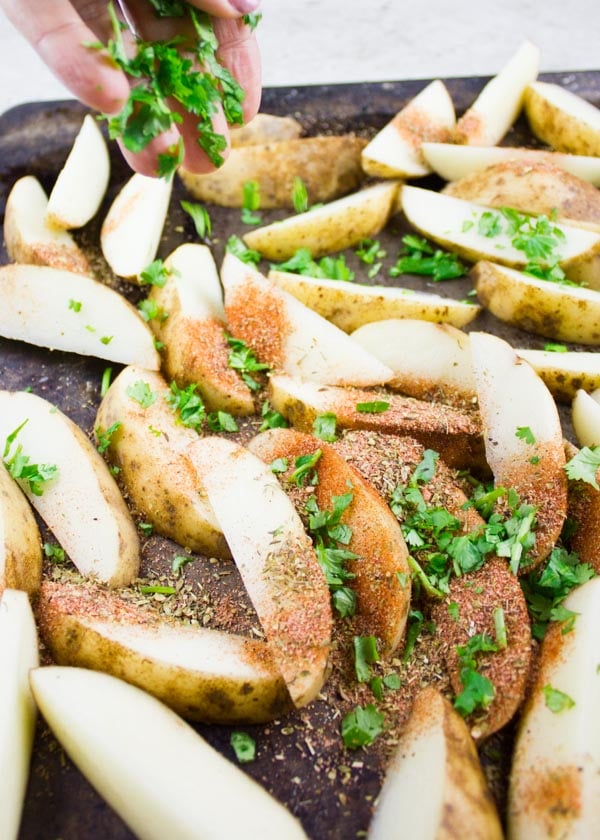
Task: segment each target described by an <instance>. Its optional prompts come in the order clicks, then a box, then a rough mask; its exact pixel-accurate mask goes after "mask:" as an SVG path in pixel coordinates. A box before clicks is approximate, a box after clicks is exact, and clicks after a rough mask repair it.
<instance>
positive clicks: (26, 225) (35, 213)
mask: <svg viewBox="0 0 600 840" xmlns="http://www.w3.org/2000/svg"><path fill="white" fill-rule="evenodd" d="M47 209H48V197H47V196H46V193H45V192H44V189H43V187H42V185H41V184H40V182H39V181H38V180H37V178H34V177H33V175H25V176H24V177H23V178H19V180H18V181H16V183H15V184H14V185H13V187H12V189H11V191H10V193H9V195H8V198H7V199H6V209H5V211H4V242H5V244H6V251H7V253H8V256H9V257H10V259H11V260H13V261H14V262H18V263H29V264H30V265H49V266H52V267H53V268H57V269H61V270H62V271H73V272H76V273H77V274H90V273H91V269H90V264H89V262H88V260H87V257H86V256H85V254H84V253H83V251H82V250H81V249H80V248H79V246H78V245H77V244H76V242H75V240H74V239H73V237H72V236H71V234H70V233H68V232H67V231H66V230H60V229H59V228H54V227H51V226H50V225H49V224H48V223H47V222H46V211H47Z"/></svg>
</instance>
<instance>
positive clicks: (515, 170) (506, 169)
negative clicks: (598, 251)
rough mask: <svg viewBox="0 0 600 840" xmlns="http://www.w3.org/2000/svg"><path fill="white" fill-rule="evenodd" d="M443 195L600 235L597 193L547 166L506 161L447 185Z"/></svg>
mask: <svg viewBox="0 0 600 840" xmlns="http://www.w3.org/2000/svg"><path fill="white" fill-rule="evenodd" d="M443 192H444V194H445V195H452V196H454V197H455V198H463V199H465V200H466V201H474V202H476V203H477V204H485V205H487V206H488V207H513V208H514V209H515V210H521V211H522V212H523V213H528V214H532V215H540V214H543V215H545V216H548V218H550V217H551V218H553V219H554V218H556V219H557V220H558V221H559V222H562V223H564V224H568V225H574V226H575V227H582V228H587V229H588V230H594V231H600V192H598V190H597V189H596V188H595V187H594V186H592V184H589V183H588V182H587V181H582V180H581V179H580V178H577V177H576V176H575V175H571V174H570V173H568V172H565V171H564V169H561V168H560V167H558V166H553V165H552V164H549V163H545V162H544V163H541V162H535V163H534V162H532V161H523V160H508V161H504V162H502V163H496V164H493V165H492V166H489V167H488V168H487V169H484V170H482V171H479V172H474V173H473V174H472V175H467V176H466V177H464V178H461V179H460V181H455V182H454V183H452V184H448V186H447V187H445V188H444V191H443Z"/></svg>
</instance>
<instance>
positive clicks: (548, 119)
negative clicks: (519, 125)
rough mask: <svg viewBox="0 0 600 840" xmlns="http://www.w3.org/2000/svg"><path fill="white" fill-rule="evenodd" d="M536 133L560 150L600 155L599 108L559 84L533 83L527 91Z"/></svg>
mask: <svg viewBox="0 0 600 840" xmlns="http://www.w3.org/2000/svg"><path fill="white" fill-rule="evenodd" d="M525 113H526V114H527V119H528V120H529V125H530V126H531V130H532V131H533V133H534V134H536V135H537V136H538V137H539V138H540V140H543V141H544V142H545V143H548V144H549V145H550V146H552V147H553V148H555V149H556V150H557V151H559V152H572V153H573V154H575V155H595V156H596V157H599V156H600V109H598V108H596V107H595V106H594V105H592V104H591V102H587V101H586V100H585V99H583V98H582V97H581V96H577V94H576V93H571V92H570V91H568V90H566V89H565V88H563V87H561V86H560V85H554V84H549V83H548V82H534V83H533V84H530V85H529V86H528V88H527V90H526V91H525Z"/></svg>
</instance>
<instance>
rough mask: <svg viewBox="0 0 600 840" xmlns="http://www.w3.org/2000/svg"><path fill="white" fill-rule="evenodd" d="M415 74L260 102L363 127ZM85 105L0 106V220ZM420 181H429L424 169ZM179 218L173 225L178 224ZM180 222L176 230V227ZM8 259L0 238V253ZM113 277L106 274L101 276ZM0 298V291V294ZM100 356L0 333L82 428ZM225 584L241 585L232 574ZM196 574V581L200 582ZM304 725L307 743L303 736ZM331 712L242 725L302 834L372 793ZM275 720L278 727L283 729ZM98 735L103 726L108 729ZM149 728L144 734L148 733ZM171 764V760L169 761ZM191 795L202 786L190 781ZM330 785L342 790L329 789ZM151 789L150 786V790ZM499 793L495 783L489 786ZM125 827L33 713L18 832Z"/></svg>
mask: <svg viewBox="0 0 600 840" xmlns="http://www.w3.org/2000/svg"><path fill="white" fill-rule="evenodd" d="M543 78H544V79H545V80H548V81H556V82H559V83H561V84H563V85H564V86H565V87H567V88H569V89H570V90H573V91H575V92H578V93H580V94H581V95H583V96H584V97H586V98H587V99H589V100H590V101H592V102H594V103H595V104H596V105H600V71H591V72H580V73H558V74H552V75H547V76H544V77H543ZM446 81H447V85H448V88H449V90H450V93H451V95H452V98H453V100H454V103H455V106H456V109H457V112H458V113H459V114H460V113H462V111H463V110H465V108H467V107H468V105H469V104H470V103H471V102H472V101H473V99H474V98H475V96H476V94H477V92H478V91H479V90H480V88H481V87H482V85H483V83H484V82H485V81H486V80H485V79H482V78H463V79H449V80H446ZM423 85H424V82H423V81H405V82H402V81H399V82H389V83H369V84H362V85H361V84H357V85H328V86H310V87H301V88H277V89H270V90H266V91H265V92H264V97H263V105H262V110H263V111H265V112H271V113H277V114H282V115H284V114H291V115H293V116H295V117H297V118H298V119H299V120H300V121H301V122H302V124H303V125H304V126H305V129H306V131H307V132H308V133H309V134H316V133H321V132H327V133H329V132H332V133H337V132H341V131H356V132H358V133H361V134H365V135H366V136H371V135H372V134H373V133H374V131H375V130H376V129H378V128H380V127H381V126H382V125H383V124H384V123H385V122H386V121H387V120H388V119H389V118H390V117H391V116H392V115H393V114H394V113H395V112H396V111H398V110H399V109H400V107H402V105H403V104H404V103H405V102H406V101H407V100H408V99H410V98H411V97H412V96H414V95H415V93H417V92H418V91H419V90H420V89H421V88H422V87H423ZM83 113H84V109H83V108H82V106H80V105H79V104H78V103H75V102H71V101H66V102H53V103H47V102H46V103H30V104H26V105H23V106H20V107H18V108H14V109H12V110H11V111H9V112H7V113H6V114H4V115H3V116H2V117H0V220H3V214H4V206H5V201H6V196H7V194H8V192H9V190H10V188H11V186H12V184H13V183H14V181H15V180H16V179H17V178H19V177H21V176H22V175H25V174H33V175H36V176H37V177H38V178H39V179H40V181H41V182H42V184H43V185H44V187H45V188H46V189H50V188H51V186H52V184H53V181H54V179H55V177H56V175H57V173H58V171H59V169H60V167H61V165H62V162H63V161H64V158H65V157H66V154H67V151H68V149H69V148H70V145H71V143H72V140H73V138H74V136H75V134H76V132H77V130H78V127H79V125H80V122H81V118H82V114H83ZM505 143H506V144H508V145H516V144H520V143H522V144H524V145H536V144H535V143H534V141H533V138H532V137H531V135H530V133H529V131H528V128H527V125H526V123H525V121H524V120H523V119H521V120H519V122H518V123H517V125H516V126H515V128H514V130H513V131H512V132H511V134H510V135H509V136H508V137H507V138H506V140H505ZM111 154H112V164H113V170H112V177H111V184H110V189H109V192H108V194H107V196H106V199H105V202H104V205H103V207H102V208H101V210H100V212H99V214H98V215H97V217H96V219H95V220H94V221H92V222H91V223H90V224H89V225H88V226H87V227H86V228H85V229H84V230H83V231H82V232H81V233H80V234H78V237H79V238H80V240H81V241H82V244H84V245H85V246H86V247H88V248H92V249H93V248H94V247H96V243H97V241H98V232H99V226H100V220H101V219H102V218H103V216H104V214H105V212H106V210H107V208H108V206H109V204H110V202H111V200H112V198H113V197H114V195H115V194H116V192H117V191H118V189H119V188H120V186H121V185H122V183H123V181H124V180H125V178H126V177H127V175H128V170H127V169H126V166H125V165H124V163H123V162H122V160H121V159H120V156H119V153H118V151H117V150H116V149H114V148H113V149H112V151H111ZM425 183H426V184H428V185H430V186H437V185H438V182H437V181H436V179H435V178H430V179H428V181H427V182H425ZM183 197H184V191H183V188H182V187H181V185H180V184H179V183H177V184H176V186H175V190H174V197H173V201H172V205H171V207H172V211H171V213H170V216H169V222H168V225H167V227H166V229H165V233H164V236H163V239H162V241H161V245H160V250H159V256H161V257H165V256H166V255H167V254H168V253H169V252H170V251H171V250H172V249H173V248H174V247H175V246H176V245H179V244H181V243H182V242H184V241H193V240H194V234H193V230H192V226H191V221H190V220H189V218H188V217H187V216H186V215H185V214H184V213H183V211H181V210H180V208H179V199H180V198H183ZM282 215H283V214H282V213H278V212H277V211H272V212H269V213H264V219H265V220H266V221H269V220H271V219H276V218H279V217H281V216H282ZM211 217H212V219H213V228H214V230H215V232H216V238H217V240H218V241H216V242H215V251H216V258H217V260H219V259H220V257H221V255H222V251H223V245H224V243H225V242H226V240H227V237H228V236H229V234H231V233H237V234H240V233H241V232H242V230H243V228H242V225H241V223H240V214H239V211H237V210H224V209H221V208H211ZM181 227H183V232H181ZM177 228H180V230H177ZM403 229H404V228H403V223H402V219H401V217H400V218H397V219H394V220H393V221H392V222H391V223H390V225H389V226H388V228H387V229H386V230H385V231H384V232H383V233H382V235H381V237H380V239H381V241H382V244H383V245H384V247H385V248H386V249H387V251H388V257H387V261H386V264H390V263H392V262H393V261H395V258H396V254H397V250H398V244H399V236H400V235H401V233H402V232H403ZM6 261H7V256H6V251H5V250H4V247H3V245H2V246H1V247H0V263H5V262H6ZM348 262H349V263H350V264H351V265H353V267H355V268H356V269H357V280H360V281H361V282H369V281H368V279H367V278H366V270H365V267H364V266H362V267H361V266H360V265H359V264H357V263H356V260H355V258H354V255H352V254H351V253H350V254H349V255H348ZM110 282H111V283H112V284H114V283H115V281H114V280H111V281H110ZM376 282H378V283H390V284H391V283H394V282H397V281H394V280H392V279H391V278H389V277H388V275H387V272H386V271H382V272H381V273H380V275H378V277H377V280H376ZM402 284H403V285H407V286H413V287H414V288H421V289H422V288H429V289H430V290H433V291H435V292H437V293H440V294H444V295H448V296H451V297H457V298H463V297H464V296H465V294H466V292H467V291H468V290H469V288H470V286H469V283H468V281H467V280H461V281H452V283H447V284H445V285H443V286H440V285H438V286H436V287H435V288H434V287H433V284H428V283H427V281H426V280H424V279H423V278H409V279H408V281H407V282H405V278H402ZM116 287H117V288H119V290H120V291H122V292H123V293H124V294H125V295H126V296H127V297H129V298H130V300H132V301H134V302H135V301H137V299H139V297H140V292H139V290H138V289H137V288H136V287H134V286H131V285H129V284H125V283H119V282H118V281H117V282H116ZM0 305H1V302H0ZM472 328H475V329H486V330H489V331H491V332H494V333H496V334H498V335H502V336H503V337H506V338H507V339H508V340H509V341H511V342H512V343H515V344H520V345H529V346H532V347H541V346H542V345H543V343H544V340H543V339H539V338H536V337H534V336H531V335H528V334H525V333H522V332H520V331H517V330H513V329H511V328H508V327H506V326H503V325H501V324H500V323H499V322H498V321H497V320H496V319H494V318H493V317H492V316H490V315H486V314H484V315H482V316H480V317H478V318H477V319H476V321H475V322H474V323H473V325H472ZM105 366H106V365H105V363H104V362H102V361H99V360H94V359H88V358H84V357H79V356H75V355H72V354H67V353H60V352H49V351H47V350H43V349H39V348H35V347H30V346H27V345H25V344H22V343H18V342H9V341H6V340H3V339H0V388H8V389H12V390H16V389H21V388H25V387H31V388H32V389H33V391H34V392H35V393H38V394H40V395H41V396H44V397H46V398H48V399H50V400H51V401H53V402H55V403H56V404H57V405H58V406H59V407H60V408H61V409H62V410H63V411H65V412H66V413H67V414H68V415H69V416H70V417H71V418H72V419H73V420H75V421H76V422H77V423H78V424H79V425H80V426H81V427H82V428H83V429H85V430H86V431H87V432H91V430H92V428H93V423H94V417H95V412H96V408H97V405H98V403H99V396H100V379H101V375H102V371H103V369H104V367H105ZM563 415H564V420H565V429H566V431H567V433H569V427H568V418H567V416H566V414H565V413H564V412H563ZM174 548H175V547H174V545H173V544H172V543H169V541H168V540H164V539H161V538H158V537H153V538H152V539H150V540H149V541H148V542H147V543H146V545H145V547H144V559H143V569H145V570H148V569H153V570H154V571H158V572H160V571H161V569H162V570H166V569H167V567H168V558H170V557H172V555H173V549H174ZM201 565H202V564H190V566H188V567H187V569H186V574H188V570H189V576H190V577H189V579H190V580H192V581H194V580H198V581H199V582H201V581H202V580H203V577H206V576H203V573H202V571H201ZM230 580H231V582H230V583H228V584H227V585H228V586H230V587H231V588H232V589H233V591H237V592H240V597H244V595H243V593H242V592H241V589H240V584H239V581H238V580H236V579H235V577H234V576H232V577H231V579H230ZM204 582H206V581H204ZM307 726H308V727H311V728H312V736H311V748H312V749H314V750H315V751H316V754H315V755H312V754H311V749H310V748H309V747H308V746H307V743H306V740H305V736H306V732H307ZM338 727H339V721H337V720H335V719H334V717H333V716H332V713H331V707H330V706H328V705H327V704H325V703H323V702H321V701H317V702H315V703H313V704H312V705H311V706H310V707H309V708H308V709H306V710H302V711H300V712H296V713H293V714H292V715H290V716H289V718H286V720H285V721H281V722H278V723H275V724H270V725H266V726H253V727H244V728H245V729H246V730H247V731H249V732H250V733H251V734H252V735H253V736H254V737H255V738H256V740H257V743H258V745H259V750H258V758H257V760H256V761H255V762H254V763H252V764H250V765H246V766H245V767H244V770H245V772H247V773H249V774H250V775H252V776H253V777H254V778H256V779H257V780H258V781H259V782H261V783H262V784H263V785H265V787H266V788H267V789H268V790H270V791H271V792H272V793H273V794H274V795H275V796H277V797H278V798H279V799H280V800H281V801H283V802H285V803H286V804H287V805H288V807H289V808H290V809H291V810H292V811H293V812H294V813H295V814H296V815H297V816H298V817H299V818H300V819H301V821H302V823H303V825H304V827H305V830H306V831H307V833H308V835H309V836H310V837H311V838H315V840H317V838H318V839H319V840H322V839H323V840H325V838H328V840H338V838H339V840H341V839H342V838H344V840H345V838H351V837H355V836H357V834H358V835H359V836H360V832H364V831H365V830H366V828H367V826H368V823H369V819H370V815H371V809H372V800H373V798H374V796H376V794H377V790H378V787H379V784H380V778H381V772H382V767H381V761H380V759H379V758H378V757H377V756H375V755H372V754H370V753H369V751H367V752H365V753H364V754H361V755H360V760H361V761H362V763H363V767H362V768H361V769H360V772H358V773H355V774H352V778H351V779H350V780H349V781H348V780H346V781H345V783H343V784H342V781H341V779H342V776H341V775H340V774H339V773H338V774H337V775H336V778H329V775H328V773H327V768H333V767H336V766H339V765H344V764H347V763H348V762H349V761H350V760H351V759H352V757H349V756H348V754H347V753H345V752H344V750H343V748H342V747H341V742H340V737H339V733H338ZM197 728H198V731H200V732H201V733H202V734H203V735H204V736H205V737H206V738H207V739H208V740H209V741H210V742H211V743H212V744H213V745H214V746H215V747H216V748H217V749H219V750H220V751H221V752H223V753H224V754H225V755H227V756H228V757H230V758H232V753H231V749H230V747H229V736H230V732H231V730H230V728H228V727H215V726H212V727H208V726H198V727H197ZM282 729H283V730H284V731H283V732H282ZM107 737H110V733H108V732H107ZM149 737H150V738H151V733H149ZM172 772H173V773H177V767H173V768H172ZM198 793H199V796H201V795H202V791H201V790H199V792H198ZM340 794H342V795H341V796H340ZM156 795H157V796H160V791H156ZM498 795H499V796H500V797H502V791H501V790H500V792H499V794H498ZM131 836H132V835H131V833H130V831H129V830H128V829H127V827H126V826H125V825H124V824H123V822H122V821H121V820H120V819H119V817H118V816H117V815H116V814H115V813H114V812H113V811H112V810H111V809H110V808H109V807H108V806H107V805H106V804H105V803H104V801H103V800H102V799H101V797H99V796H98V794H97V793H96V792H95V791H94V790H93V788H92V787H91V786H90V785H89V784H88V782H87V781H86V780H85V779H84V778H83V777H82V776H81V774H80V773H79V772H78V770H77V769H76V768H75V767H74V766H73V765H72V764H71V762H70V761H69V760H68V759H66V758H65V756H64V754H63V753H62V751H61V750H60V749H58V748H57V745H56V742H55V741H54V739H53V738H52V736H51V735H50V733H49V732H48V730H47V728H46V727H45V725H44V724H43V723H42V722H40V723H39V725H38V733H37V737H36V743H35V749H34V757H33V762H32V772H31V777H30V783H29V788H28V792H27V799H26V803H25V810H24V815H23V821H22V827H21V833H20V838H21V840H38V838H39V840H46V838H52V839H53V840H58V838H61V840H85V839H86V838H107V837H110V838H111V840H125V838H130V837H131Z"/></svg>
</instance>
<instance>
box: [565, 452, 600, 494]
mask: <svg viewBox="0 0 600 840" xmlns="http://www.w3.org/2000/svg"><path fill="white" fill-rule="evenodd" d="M599 467H600V446H591V447H590V446H584V447H583V449H581V450H580V451H579V452H578V453H577V454H576V455H574V456H573V457H572V458H571V460H570V461H567V463H566V464H565V472H566V474H567V476H568V477H569V478H570V479H571V481H585V482H586V483H587V484H591V485H592V487H593V488H594V489H595V490H600V486H598V481H597V480H596V474H597V472H598V468H599Z"/></svg>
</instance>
